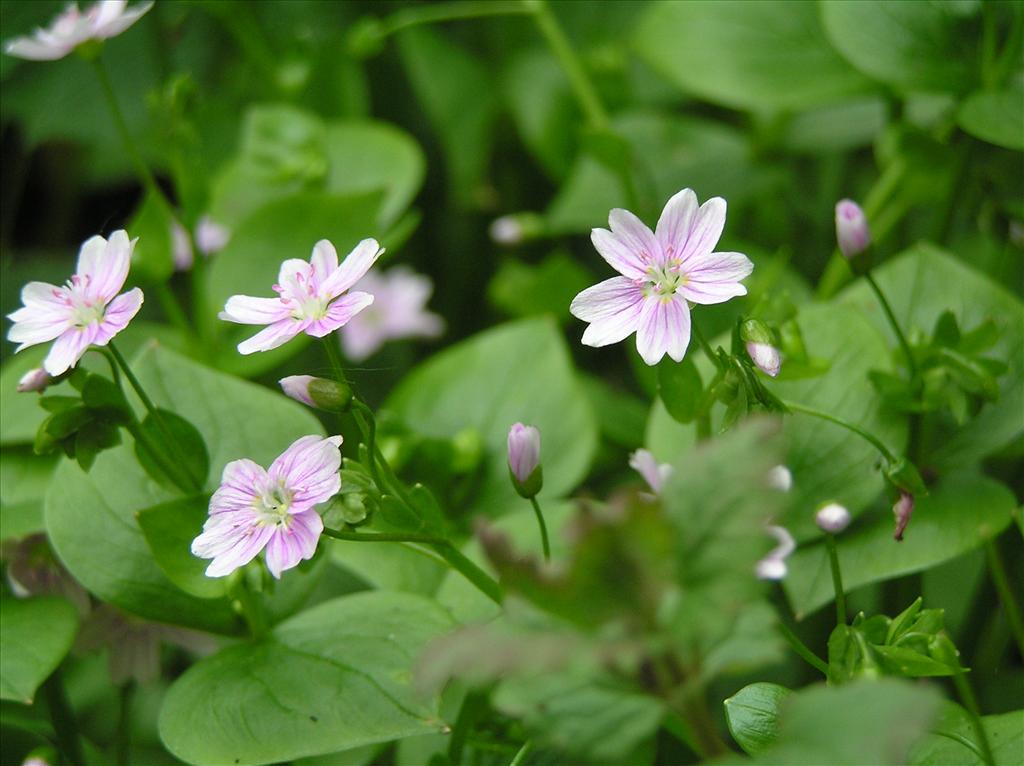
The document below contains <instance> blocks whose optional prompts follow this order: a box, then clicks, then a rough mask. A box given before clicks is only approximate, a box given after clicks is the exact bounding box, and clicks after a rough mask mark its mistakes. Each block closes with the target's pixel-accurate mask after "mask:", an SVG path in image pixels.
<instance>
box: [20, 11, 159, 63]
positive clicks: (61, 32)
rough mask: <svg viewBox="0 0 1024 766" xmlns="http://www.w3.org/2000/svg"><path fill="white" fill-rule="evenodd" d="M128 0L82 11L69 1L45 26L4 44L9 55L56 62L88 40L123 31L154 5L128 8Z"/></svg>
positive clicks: (103, 38) (102, 38) (103, 37)
mask: <svg viewBox="0 0 1024 766" xmlns="http://www.w3.org/2000/svg"><path fill="white" fill-rule="evenodd" d="M127 6H128V0H101V2H98V3H96V4H94V5H92V6H91V7H90V8H89V9H88V10H86V11H85V13H83V12H81V11H80V10H78V6H77V5H76V4H75V3H72V4H71V5H69V6H68V7H67V8H65V9H64V10H63V11H61V12H60V13H59V14H58V15H57V17H56V18H55V19H54V20H53V23H52V24H50V26H49V27H47V28H46V29H43V28H38V29H36V30H35V32H33V33H32V35H31V36H30V37H16V38H15V39H13V40H11V41H10V42H9V43H7V45H5V46H4V50H5V51H6V52H7V54H8V55H9V56H16V57H18V58H22V59H31V60H33V61H55V60H56V59H62V58H64V57H65V56H67V55H68V54H69V53H71V51H73V50H74V49H75V48H77V47H78V46H79V45H81V44H82V43H85V42H88V41H89V40H106V39H107V38H110V37H115V36H116V35H119V34H121V33H122V32H124V31H125V30H126V29H128V27H130V26H131V25H132V24H134V23H135V22H136V21H138V20H139V19H140V18H142V16H143V15H144V14H145V13H146V12H147V11H148V10H149V9H150V8H152V7H153V2H152V0H150V2H148V3H142V4H141V5H136V6H135V7H134V8H132V9H131V10H128V7H127Z"/></svg>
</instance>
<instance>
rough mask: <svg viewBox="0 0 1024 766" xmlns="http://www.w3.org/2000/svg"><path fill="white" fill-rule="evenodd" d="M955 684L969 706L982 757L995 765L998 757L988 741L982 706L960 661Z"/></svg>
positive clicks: (968, 711)
mask: <svg viewBox="0 0 1024 766" xmlns="http://www.w3.org/2000/svg"><path fill="white" fill-rule="evenodd" d="M953 685H954V686H956V691H957V694H959V695H960V701H961V702H963V703H964V707H965V708H967V713H968V714H969V715H970V717H971V726H972V727H973V728H974V736H975V737H977V738H978V744H979V745H981V752H982V757H983V758H984V760H985V763H986V764H988V766H995V763H996V759H995V757H994V756H993V755H992V746H991V745H990V744H989V741H988V733H987V732H986V731H985V724H984V723H983V722H982V720H981V708H979V707H978V699H977V697H975V696H974V690H973V689H972V688H971V682H970V681H968V680H967V676H966V675H965V674H964V671H963V668H961V667H960V664H959V663H956V670H955V672H954V673H953Z"/></svg>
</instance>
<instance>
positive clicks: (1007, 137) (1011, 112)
mask: <svg viewBox="0 0 1024 766" xmlns="http://www.w3.org/2000/svg"><path fill="white" fill-rule="evenodd" d="M956 118H957V122H958V123H960V127H961V128H963V129H964V130H965V131H967V132H968V133H970V134H971V135H972V136H974V137H975V138H980V139H981V140H982V141H988V142H989V143H990V144H995V145H996V146H1004V147H1006V148H1007V149H1017V150H1018V151H1021V150H1024V130H1021V127H1020V126H1021V125H1024V88H1021V87H1016V88H1007V89H1006V90H1000V91H978V92H977V93H972V94H971V95H970V96H968V97H967V99H966V100H965V101H964V102H963V103H962V104H961V105H960V109H959V111H958V112H957V116H956Z"/></svg>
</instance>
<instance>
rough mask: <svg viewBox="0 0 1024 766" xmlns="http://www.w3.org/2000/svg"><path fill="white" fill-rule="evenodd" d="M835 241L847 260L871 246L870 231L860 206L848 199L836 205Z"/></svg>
mask: <svg viewBox="0 0 1024 766" xmlns="http://www.w3.org/2000/svg"><path fill="white" fill-rule="evenodd" d="M836 240H837V241H838V243H839V250H840V251H841V252H842V254H843V255H844V256H846V257H847V258H854V257H856V256H858V255H860V254H861V253H863V252H864V251H865V250H867V248H868V245H870V244H871V230H870V229H869V228H868V220H867V218H866V217H865V215H864V211H863V210H861V209H860V205H858V204H857V203H856V202H854V201H853V200H850V199H844V200H840V201H839V202H838V203H837V204H836Z"/></svg>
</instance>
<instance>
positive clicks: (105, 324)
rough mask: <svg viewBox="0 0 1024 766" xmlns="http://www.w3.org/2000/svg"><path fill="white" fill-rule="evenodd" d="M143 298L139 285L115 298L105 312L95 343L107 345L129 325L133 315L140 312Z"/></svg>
mask: <svg viewBox="0 0 1024 766" xmlns="http://www.w3.org/2000/svg"><path fill="white" fill-rule="evenodd" d="M142 300H143V295H142V290H141V289H139V288H138V287H136V288H134V289H132V290H129V291H128V292H126V293H124V294H123V295H119V296H117V297H116V298H114V300H112V301H111V302H110V304H109V305H108V306H107V310H106V312H104V314H103V321H101V322H100V325H99V330H98V332H97V333H96V338H95V340H93V343H95V344H96V345H97V346H105V345H107V343H109V342H110V339H111V338H113V337H114V336H115V335H117V334H118V333H119V332H121V330H123V329H124V328H125V327H127V326H128V323H129V322H130V321H132V317H134V316H135V315H136V314H138V313H139V309H140V308H142Z"/></svg>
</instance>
